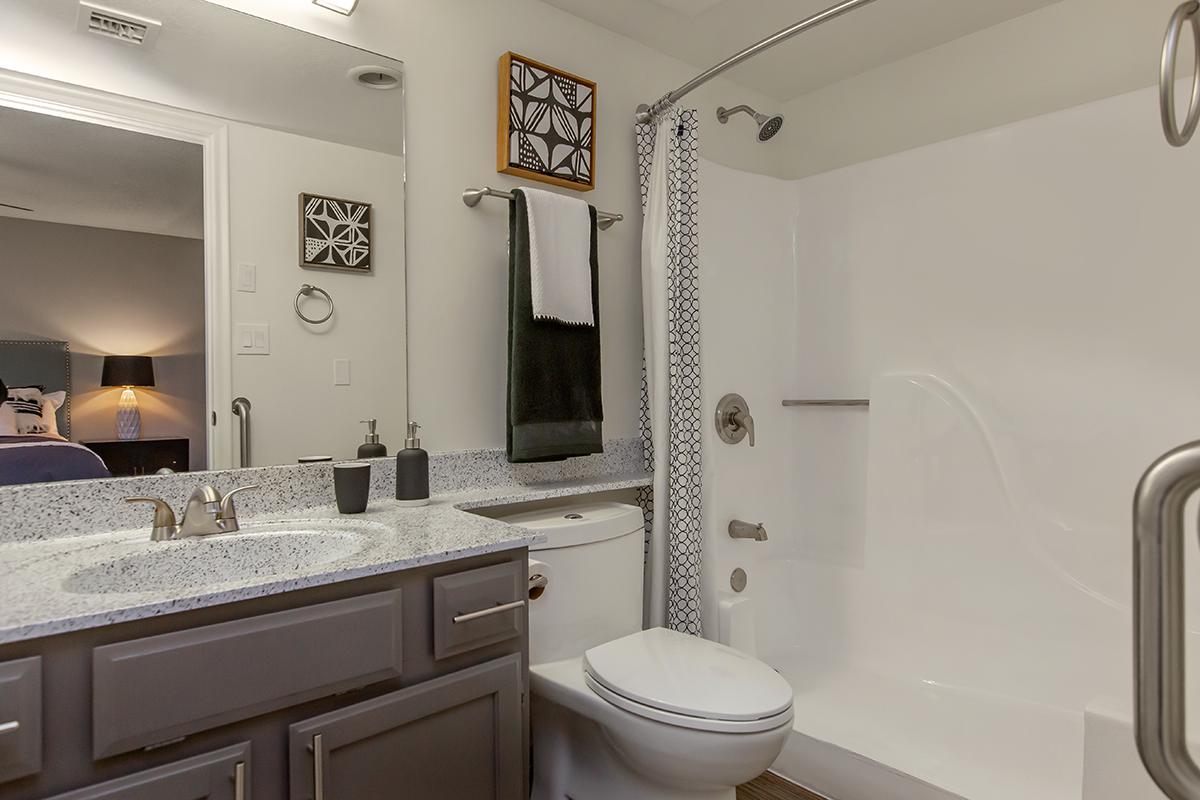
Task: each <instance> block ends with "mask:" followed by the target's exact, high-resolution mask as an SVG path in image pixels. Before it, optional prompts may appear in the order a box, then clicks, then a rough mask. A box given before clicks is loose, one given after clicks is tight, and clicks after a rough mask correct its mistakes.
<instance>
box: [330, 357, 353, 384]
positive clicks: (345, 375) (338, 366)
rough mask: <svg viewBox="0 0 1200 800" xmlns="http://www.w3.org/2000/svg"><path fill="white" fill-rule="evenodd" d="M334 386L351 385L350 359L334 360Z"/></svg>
mask: <svg viewBox="0 0 1200 800" xmlns="http://www.w3.org/2000/svg"><path fill="white" fill-rule="evenodd" d="M333 385H334V386H349V385H350V359H348V358H335V359H334V360H333Z"/></svg>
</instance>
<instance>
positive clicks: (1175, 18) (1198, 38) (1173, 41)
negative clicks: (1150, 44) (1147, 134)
mask: <svg viewBox="0 0 1200 800" xmlns="http://www.w3.org/2000/svg"><path fill="white" fill-rule="evenodd" d="M1197 12H1200V3H1198V2H1196V0H1189V2H1186V3H1184V4H1183V5H1181V6H1180V7H1179V8H1177V9H1175V13H1174V14H1173V15H1172V16H1171V22H1170V24H1169V25H1167V36H1166V39H1165V40H1164V41H1163V52H1162V63H1161V64H1160V65H1159V71H1158V95H1159V105H1160V106H1161V109H1162V125H1163V133H1165V134H1166V136H1167V141H1168V142H1170V143H1171V144H1172V145H1174V146H1175V147H1183V146H1184V145H1185V144H1187V143H1188V140H1190V139H1191V138H1192V134H1193V133H1195V132H1196V124H1197V123H1200V19H1197V17H1198V16H1200V14H1198V13H1197ZM1188 23H1191V26H1192V36H1193V38H1194V41H1195V47H1194V51H1195V52H1194V56H1193V59H1192V60H1193V61H1194V64H1193V67H1192V69H1193V75H1192V92H1191V103H1190V104H1189V105H1188V110H1187V117H1186V118H1185V119H1184V122H1183V127H1182V128H1180V127H1179V122H1178V119H1177V118H1176V115H1175V61H1176V57H1177V56H1178V54H1179V36H1180V34H1182V33H1183V26H1184V25H1186V24H1188Z"/></svg>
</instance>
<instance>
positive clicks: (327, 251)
mask: <svg viewBox="0 0 1200 800" xmlns="http://www.w3.org/2000/svg"><path fill="white" fill-rule="evenodd" d="M372 238H373V237H372V231H371V204H370V203H361V202H358V201H356V200H344V199H342V198H340V197H324V196H323V195H319V194H309V193H308V192H301V193H300V266H302V267H307V268H309V269H334V270H339V271H341V272H370V271H371V240H372Z"/></svg>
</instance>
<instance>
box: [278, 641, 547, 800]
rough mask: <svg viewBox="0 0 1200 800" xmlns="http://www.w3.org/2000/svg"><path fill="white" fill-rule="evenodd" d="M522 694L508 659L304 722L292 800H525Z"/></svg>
mask: <svg viewBox="0 0 1200 800" xmlns="http://www.w3.org/2000/svg"><path fill="white" fill-rule="evenodd" d="M521 685H522V670H521V657H520V656H518V655H510V656H505V657H504V658H498V659H496V660H494V661H488V662H486V663H483V664H480V665H478V666H475V667H471V668H469V669H464V670H461V671H459V672H454V673H451V674H450V675H446V676H444V677H441V678H435V679H434V680H431V681H426V682H425V683H420V684H417V685H416V686H410V687H408V688H406V689H401V690H399V691H396V692H391V693H389V694H385V695H382V696H380V697H376V698H374V699H372V700H367V701H365V702H362V703H356V704H355V705H352V706H348V707H347V708H343V709H339V710H337V711H333V712H331V713H328V714H322V715H321V716H319V717H313V718H312V719H307V720H304V721H303V722H297V723H296V724H294V725H292V726H291V727H290V728H289V729H288V759H289V771H290V780H289V785H290V787H291V790H290V795H289V796H290V800H313V799H314V798H317V800H320V798H329V800H346V799H347V798H356V799H358V800H365V798H380V797H404V798H408V799H409V800H449V798H453V800H523V797H524V796H527V795H526V794H525V792H524V791H523V789H524V785H525V773H524V769H525V764H526V763H527V758H528V756H527V755H526V753H524V752H523V747H524V745H523V737H524V723H523V720H524V716H523V712H522V708H521Z"/></svg>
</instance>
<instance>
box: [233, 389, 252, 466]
mask: <svg viewBox="0 0 1200 800" xmlns="http://www.w3.org/2000/svg"><path fill="white" fill-rule="evenodd" d="M233 413H234V414H236V415H237V416H238V420H239V422H238V427H239V428H240V437H241V447H242V453H241V466H243V467H248V466H250V401H249V400H247V399H246V398H244V397H238V398H236V399H235V400H234V401H233Z"/></svg>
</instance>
